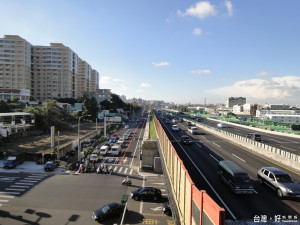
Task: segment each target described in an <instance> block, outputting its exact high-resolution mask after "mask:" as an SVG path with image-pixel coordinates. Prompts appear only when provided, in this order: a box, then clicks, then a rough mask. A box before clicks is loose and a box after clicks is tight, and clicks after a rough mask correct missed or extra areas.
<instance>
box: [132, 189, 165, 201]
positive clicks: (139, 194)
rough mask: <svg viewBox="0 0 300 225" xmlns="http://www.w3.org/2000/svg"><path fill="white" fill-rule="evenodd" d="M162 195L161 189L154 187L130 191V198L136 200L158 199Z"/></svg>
mask: <svg viewBox="0 0 300 225" xmlns="http://www.w3.org/2000/svg"><path fill="white" fill-rule="evenodd" d="M161 197H162V196H161V190H159V189H157V188H153V187H142V188H139V189H137V190H134V191H132V192H131V193H130V198H133V199H134V200H136V201H138V200H143V199H149V200H153V201H157V200H159V199H160V198H161Z"/></svg>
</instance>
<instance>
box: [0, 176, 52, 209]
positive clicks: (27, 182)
mask: <svg viewBox="0 0 300 225" xmlns="http://www.w3.org/2000/svg"><path fill="white" fill-rule="evenodd" d="M48 176H49V175H47V174H29V175H28V176H26V177H24V178H21V179H19V180H17V181H16V182H12V184H11V185H10V186H8V187H6V188H4V190H3V191H0V207H1V206H3V205H4V204H7V203H9V201H10V200H12V199H14V198H15V197H17V196H20V195H22V194H23V193H24V192H26V191H28V190H29V189H30V188H31V187H33V186H34V185H35V184H37V183H38V182H40V181H42V180H44V179H45V178H46V177H48Z"/></svg>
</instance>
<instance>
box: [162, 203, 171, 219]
mask: <svg viewBox="0 0 300 225" xmlns="http://www.w3.org/2000/svg"><path fill="white" fill-rule="evenodd" d="M162 212H163V213H164V214H166V215H167V216H172V210H171V208H170V204H169V202H165V203H164V204H163V206H162Z"/></svg>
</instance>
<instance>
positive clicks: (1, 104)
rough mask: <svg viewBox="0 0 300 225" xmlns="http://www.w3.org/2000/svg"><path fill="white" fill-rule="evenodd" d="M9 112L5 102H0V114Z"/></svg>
mask: <svg viewBox="0 0 300 225" xmlns="http://www.w3.org/2000/svg"><path fill="white" fill-rule="evenodd" d="M7 112H10V108H9V106H8V104H7V102H6V101H3V100H0V113H7Z"/></svg>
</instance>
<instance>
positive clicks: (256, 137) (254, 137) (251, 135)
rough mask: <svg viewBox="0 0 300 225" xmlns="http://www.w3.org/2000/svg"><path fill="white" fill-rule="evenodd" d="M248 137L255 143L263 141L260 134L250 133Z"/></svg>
mask: <svg viewBox="0 0 300 225" xmlns="http://www.w3.org/2000/svg"><path fill="white" fill-rule="evenodd" d="M246 137H247V138H250V139H252V140H253V141H261V136H260V134H256V133H250V134H247V136H246Z"/></svg>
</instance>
